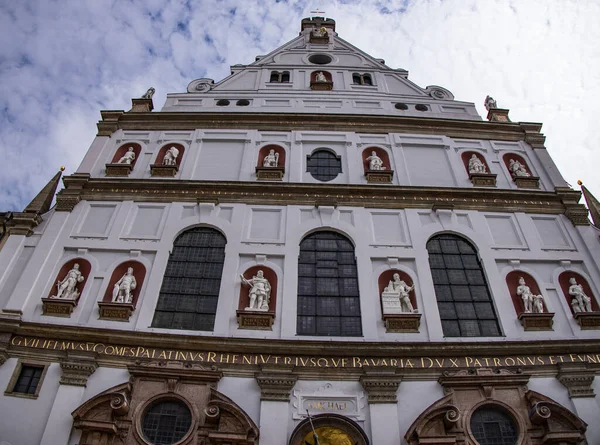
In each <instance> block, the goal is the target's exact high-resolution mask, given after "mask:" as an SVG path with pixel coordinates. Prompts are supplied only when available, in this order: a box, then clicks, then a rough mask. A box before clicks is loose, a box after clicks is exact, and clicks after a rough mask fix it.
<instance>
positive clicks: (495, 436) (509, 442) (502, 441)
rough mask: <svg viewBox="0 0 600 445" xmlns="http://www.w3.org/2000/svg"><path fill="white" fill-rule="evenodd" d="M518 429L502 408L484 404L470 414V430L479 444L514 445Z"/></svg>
mask: <svg viewBox="0 0 600 445" xmlns="http://www.w3.org/2000/svg"><path fill="white" fill-rule="evenodd" d="M517 431H518V429H517V426H516V425H515V422H514V421H513V419H512V417H511V416H509V415H508V413H507V412H506V411H504V410H502V409H498V408H495V407H490V406H484V407H481V408H479V409H477V410H476V411H475V412H474V413H473V415H472V416H471V432H472V433H473V436H475V439H477V443H478V444H479V445H515V444H516V443H517V439H518V433H517Z"/></svg>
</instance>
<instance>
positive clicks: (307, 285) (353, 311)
mask: <svg viewBox="0 0 600 445" xmlns="http://www.w3.org/2000/svg"><path fill="white" fill-rule="evenodd" d="M298 334H299V335H335V336H360V335H362V326H361V319H360V299H359V295H358V276H357V271H356V257H355V256H354V246H353V245H352V243H351V242H350V240H349V239H348V238H346V237H345V236H344V235H341V234H339V233H336V232H328V231H323V232H316V233H313V234H311V235H308V236H307V237H306V238H304V239H303V240H302V242H301V243H300V257H299V259H298Z"/></svg>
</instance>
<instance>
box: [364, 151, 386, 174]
mask: <svg viewBox="0 0 600 445" xmlns="http://www.w3.org/2000/svg"><path fill="white" fill-rule="evenodd" d="M367 161H369V170H385V167H384V166H383V161H382V160H381V158H380V157H379V156H377V153H376V152H375V151H374V150H373V151H372V152H371V156H369V157H368V158H367Z"/></svg>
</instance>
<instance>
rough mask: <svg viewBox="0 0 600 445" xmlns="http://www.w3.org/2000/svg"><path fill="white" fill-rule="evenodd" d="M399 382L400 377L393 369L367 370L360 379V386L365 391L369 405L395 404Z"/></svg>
mask: <svg viewBox="0 0 600 445" xmlns="http://www.w3.org/2000/svg"><path fill="white" fill-rule="evenodd" d="M401 381H402V376H400V375H397V374H396V373H395V371H394V370H393V369H390V370H387V369H383V370H380V369H372V370H370V369H369V370H367V371H366V374H365V375H363V376H361V378H360V384H361V385H362V386H363V388H364V389H365V391H367V394H368V400H369V405H371V404H373V403H397V402H398V397H397V396H396V393H397V392H398V386H400V382H401Z"/></svg>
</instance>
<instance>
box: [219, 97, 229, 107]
mask: <svg viewBox="0 0 600 445" xmlns="http://www.w3.org/2000/svg"><path fill="white" fill-rule="evenodd" d="M217 105H218V106H219V107H226V106H227V105H229V101H228V100H227V99H221V100H218V101H217Z"/></svg>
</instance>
